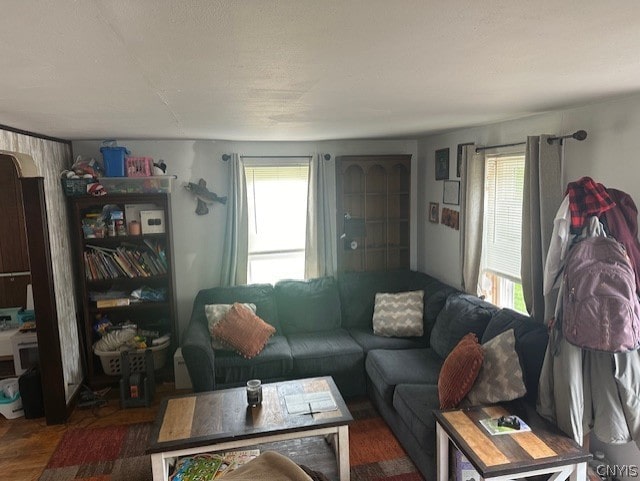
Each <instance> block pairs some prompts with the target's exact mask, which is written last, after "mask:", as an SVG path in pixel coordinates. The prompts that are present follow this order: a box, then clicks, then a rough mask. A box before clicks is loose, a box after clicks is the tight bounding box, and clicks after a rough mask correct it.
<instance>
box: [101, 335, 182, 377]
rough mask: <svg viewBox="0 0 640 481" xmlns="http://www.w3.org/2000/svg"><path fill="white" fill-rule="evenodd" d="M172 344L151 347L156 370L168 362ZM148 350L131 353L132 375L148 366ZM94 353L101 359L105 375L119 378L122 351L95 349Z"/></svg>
mask: <svg viewBox="0 0 640 481" xmlns="http://www.w3.org/2000/svg"><path fill="white" fill-rule="evenodd" d="M169 344H171V341H166V342H165V343H163V344H160V345H158V346H150V347H149V348H148V349H151V351H152V352H153V368H154V369H155V370H158V369H160V368H161V367H163V366H164V364H165V362H166V360H167V348H168V347H169ZM145 351H146V349H136V350H135V351H129V370H130V372H131V373H135V372H144V371H145V368H146V365H145V360H144V353H145ZM93 352H94V353H95V355H96V356H98V357H99V358H100V363H101V364H102V369H103V371H104V373H105V374H107V375H109V376H118V375H120V373H121V372H122V370H121V368H120V351H100V350H98V349H96V348H95V347H94V348H93Z"/></svg>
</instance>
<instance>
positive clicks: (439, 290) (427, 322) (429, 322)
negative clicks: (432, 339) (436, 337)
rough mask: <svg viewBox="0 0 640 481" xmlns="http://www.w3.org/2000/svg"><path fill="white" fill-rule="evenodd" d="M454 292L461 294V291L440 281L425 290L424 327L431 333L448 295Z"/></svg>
mask: <svg viewBox="0 0 640 481" xmlns="http://www.w3.org/2000/svg"><path fill="white" fill-rule="evenodd" d="M452 294H460V291H459V290H457V289H454V288H453V287H450V286H448V285H446V284H443V283H442V282H439V281H436V282H434V283H432V284H431V285H430V286H429V289H428V290H425V291H424V327H425V330H426V331H427V332H429V333H431V330H432V329H433V326H434V325H435V323H436V319H437V318H438V314H440V311H442V309H443V308H444V305H445V303H446V302H447V297H449V296H450V295H452Z"/></svg>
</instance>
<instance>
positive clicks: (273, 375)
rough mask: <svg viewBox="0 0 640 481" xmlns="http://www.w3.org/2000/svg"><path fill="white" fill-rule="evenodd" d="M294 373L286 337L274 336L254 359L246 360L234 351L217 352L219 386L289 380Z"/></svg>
mask: <svg viewBox="0 0 640 481" xmlns="http://www.w3.org/2000/svg"><path fill="white" fill-rule="evenodd" d="M292 371H293V358H292V356H291V348H290V347H289V343H288V342H287V339H286V338H285V337H284V336H273V337H272V338H271V339H269V342H267V345H266V346H265V347H264V349H263V350H262V352H261V353H260V354H258V355H257V356H256V357H254V358H253V359H245V358H244V357H242V356H240V355H238V354H236V353H235V352H233V351H216V358H215V376H216V382H217V383H219V384H228V385H233V384H244V383H245V382H247V381H248V380H249V379H283V378H289V377H290V376H291V372H292Z"/></svg>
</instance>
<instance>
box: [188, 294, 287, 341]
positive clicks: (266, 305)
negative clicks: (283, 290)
mask: <svg viewBox="0 0 640 481" xmlns="http://www.w3.org/2000/svg"><path fill="white" fill-rule="evenodd" d="M234 302H242V303H251V304H255V305H256V314H257V315H258V316H259V317H260V318H261V319H263V320H264V321H265V322H267V323H269V324H271V325H272V326H273V327H275V328H276V331H277V332H280V330H281V329H280V323H279V322H278V309H277V307H276V297H275V293H274V290H273V286H272V285H271V284H249V285H243V286H231V287H213V288H211V289H203V290H201V291H200V292H198V295H197V296H196V299H195V301H194V304H193V310H194V312H193V314H192V318H194V317H195V316H196V315H197V316H200V315H202V318H203V322H205V323H206V322H207V320H206V316H205V314H204V306H205V305H206V304H233V303H234ZM200 313H201V314H200Z"/></svg>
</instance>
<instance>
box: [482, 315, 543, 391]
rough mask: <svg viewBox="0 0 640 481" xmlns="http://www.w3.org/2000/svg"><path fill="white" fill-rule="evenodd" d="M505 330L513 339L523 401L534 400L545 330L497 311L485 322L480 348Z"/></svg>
mask: <svg viewBox="0 0 640 481" xmlns="http://www.w3.org/2000/svg"><path fill="white" fill-rule="evenodd" d="M509 329H513V333H514V335H515V338H516V351H517V353H518V356H519V357H520V365H521V366H522V374H523V377H524V384H525V386H526V387H527V394H526V396H525V397H526V398H527V399H530V400H535V399H537V397H538V380H539V379H540V371H541V370H542V363H543V361H544V354H545V352H546V349H547V342H548V340H549V336H548V334H547V328H546V326H545V325H544V324H542V323H540V322H536V321H534V320H533V319H532V318H531V317H529V316H525V315H523V314H520V313H518V312H516V311H513V310H511V309H500V310H499V311H498V312H497V313H495V314H494V315H493V317H492V318H491V320H490V321H489V324H488V325H487V329H486V330H485V332H484V335H483V336H482V341H481V342H482V343H483V344H484V343H485V342H487V341H489V340H490V339H493V338H494V337H495V336H497V335H498V334H500V333H502V332H505V331H507V330H509Z"/></svg>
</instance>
